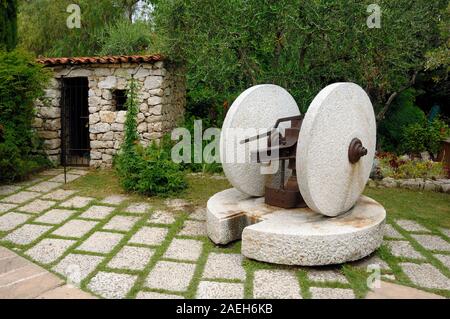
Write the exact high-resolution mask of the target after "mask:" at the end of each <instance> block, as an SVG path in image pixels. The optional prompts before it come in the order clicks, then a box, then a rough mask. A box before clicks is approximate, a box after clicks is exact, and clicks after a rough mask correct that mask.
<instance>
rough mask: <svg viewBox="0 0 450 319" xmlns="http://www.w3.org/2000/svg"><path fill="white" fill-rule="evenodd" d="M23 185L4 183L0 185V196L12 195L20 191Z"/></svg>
mask: <svg viewBox="0 0 450 319" xmlns="http://www.w3.org/2000/svg"><path fill="white" fill-rule="evenodd" d="M21 188H22V187H20V186H14V185H3V186H0V196H6V195H11V194H13V193H15V192H17V191H19V190H20V189H21Z"/></svg>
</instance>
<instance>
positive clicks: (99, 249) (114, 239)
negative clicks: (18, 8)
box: [77, 232, 123, 254]
mask: <svg viewBox="0 0 450 319" xmlns="http://www.w3.org/2000/svg"><path fill="white" fill-rule="evenodd" d="M122 238H123V235H121V234H116V233H107V232H96V233H94V234H93V235H91V237H89V238H88V239H86V241H84V242H83V243H82V244H81V245H80V246H79V247H78V248H77V249H78V250H83V251H90V252H94V253H103V254H106V253H109V252H110V251H111V250H113V249H114V247H116V246H117V245H118V244H119V242H120V241H121V240H122Z"/></svg>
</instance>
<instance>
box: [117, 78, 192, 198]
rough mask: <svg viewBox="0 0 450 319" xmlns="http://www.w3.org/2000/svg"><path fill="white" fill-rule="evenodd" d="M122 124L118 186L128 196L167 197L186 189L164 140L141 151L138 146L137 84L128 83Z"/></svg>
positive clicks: (118, 160) (141, 147)
mask: <svg viewBox="0 0 450 319" xmlns="http://www.w3.org/2000/svg"><path fill="white" fill-rule="evenodd" d="M127 109H128V111H127V117H126V121H125V140H124V143H123V145H122V148H121V150H120V151H119V153H118V155H117V156H116V157H115V159H114V167H115V169H116V172H117V175H118V176H119V181H120V184H121V186H122V187H123V188H124V189H125V190H126V191H127V192H136V193H139V194H143V195H150V196H151V195H163V196H167V195H170V194H173V193H176V192H179V191H181V190H183V189H185V188H186V187H187V183H186V180H185V173H184V171H183V169H182V167H181V166H180V165H178V164H176V163H174V162H173V161H172V160H171V157H170V156H171V152H170V148H169V147H168V144H167V143H168V142H167V140H163V141H162V142H161V143H160V145H157V144H156V143H153V144H152V145H150V146H149V147H147V148H144V147H143V146H142V145H141V144H140V143H139V136H138V133H137V122H136V117H137V113H138V103H137V84H136V82H135V81H134V80H132V81H130V84H129V90H128V99H127Z"/></svg>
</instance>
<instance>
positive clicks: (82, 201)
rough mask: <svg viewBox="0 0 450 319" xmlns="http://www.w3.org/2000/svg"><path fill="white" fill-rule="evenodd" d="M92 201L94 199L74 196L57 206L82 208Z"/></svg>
mask: <svg viewBox="0 0 450 319" xmlns="http://www.w3.org/2000/svg"><path fill="white" fill-rule="evenodd" d="M93 200H94V198H92V197H82V196H75V197H72V198H71V199H69V200H67V201H65V202H63V203H61V204H59V206H61V207H65V208H83V207H86V206H87V205H89V204H90V203H91V202H92V201H93Z"/></svg>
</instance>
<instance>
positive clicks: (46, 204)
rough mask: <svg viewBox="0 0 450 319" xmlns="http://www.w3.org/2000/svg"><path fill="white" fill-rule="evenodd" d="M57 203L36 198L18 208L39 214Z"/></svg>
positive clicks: (21, 210)
mask: <svg viewBox="0 0 450 319" xmlns="http://www.w3.org/2000/svg"><path fill="white" fill-rule="evenodd" d="M55 205H56V202H52V201H47V200H41V199H36V200H34V201H32V202H31V203H29V204H27V205H25V206H22V207H20V208H17V210H18V211H20V212H24V213H31V214H39V213H42V212H43V211H45V210H47V209H49V208H51V207H53V206H55Z"/></svg>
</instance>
